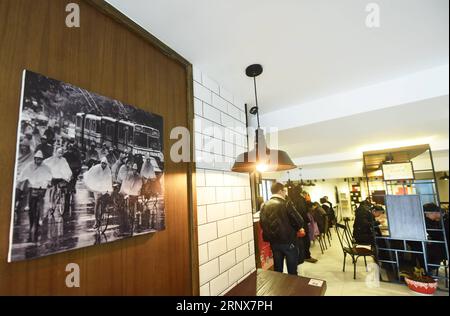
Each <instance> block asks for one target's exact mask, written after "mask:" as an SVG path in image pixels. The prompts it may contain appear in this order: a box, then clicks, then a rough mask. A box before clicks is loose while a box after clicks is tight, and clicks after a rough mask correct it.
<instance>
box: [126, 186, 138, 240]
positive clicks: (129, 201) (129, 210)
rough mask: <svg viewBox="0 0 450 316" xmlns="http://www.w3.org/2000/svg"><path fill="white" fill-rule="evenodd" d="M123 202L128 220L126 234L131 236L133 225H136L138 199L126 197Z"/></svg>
mask: <svg viewBox="0 0 450 316" xmlns="http://www.w3.org/2000/svg"><path fill="white" fill-rule="evenodd" d="M124 200H125V212H126V215H127V220H128V225H127V226H128V234H129V235H130V236H133V234H134V229H135V224H136V213H138V210H137V208H138V203H139V201H138V197H136V196H131V195H126V196H125V197H124ZM139 214H140V213H139Z"/></svg>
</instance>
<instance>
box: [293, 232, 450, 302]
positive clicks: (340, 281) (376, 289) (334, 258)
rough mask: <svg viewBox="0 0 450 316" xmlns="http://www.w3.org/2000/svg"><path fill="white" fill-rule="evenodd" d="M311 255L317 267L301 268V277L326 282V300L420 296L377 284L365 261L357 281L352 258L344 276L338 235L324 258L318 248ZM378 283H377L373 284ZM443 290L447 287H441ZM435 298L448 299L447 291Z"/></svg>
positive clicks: (392, 285) (360, 264)
mask: <svg viewBox="0 0 450 316" xmlns="http://www.w3.org/2000/svg"><path fill="white" fill-rule="evenodd" d="M311 253H312V255H313V257H314V258H316V259H318V260H319V261H318V262H317V263H314V264H313V263H308V262H305V263H304V264H302V265H300V266H299V268H298V271H299V274H300V275H301V276H306V277H310V278H317V279H322V280H325V281H326V282H327V292H326V295H327V296H405V295H407V296H409V295H417V294H415V293H413V292H411V291H410V290H409V289H408V287H407V286H406V284H405V285H403V284H395V283H387V282H378V281H377V280H378V278H376V277H374V276H375V273H373V272H371V271H370V268H369V272H366V270H365V267H364V260H363V258H360V260H358V264H357V268H356V280H354V279H353V265H352V263H351V258H350V257H349V256H347V263H346V269H345V272H342V263H343V254H342V250H341V248H340V244H339V241H338V239H337V237H336V236H335V235H333V239H332V241H331V247H328V249H327V250H325V251H324V254H323V255H322V254H321V252H320V248H319V244H318V243H316V244H315V245H312V247H311ZM371 263H372V264H373V260H372V259H368V265H369V267H370V266H371ZM374 280H375V281H374ZM442 288H444V286H443V285H442ZM435 295H436V296H438V295H439V296H440V295H443V296H448V295H449V294H448V291H439V290H438V292H436V294H435Z"/></svg>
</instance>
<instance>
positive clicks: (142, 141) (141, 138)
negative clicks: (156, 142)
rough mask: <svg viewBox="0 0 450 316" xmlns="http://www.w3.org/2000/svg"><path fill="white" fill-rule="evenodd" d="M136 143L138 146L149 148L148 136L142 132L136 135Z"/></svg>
mask: <svg viewBox="0 0 450 316" xmlns="http://www.w3.org/2000/svg"><path fill="white" fill-rule="evenodd" d="M134 143H135V145H136V146H139V147H144V148H148V142H147V134H145V133H141V132H135V133H134Z"/></svg>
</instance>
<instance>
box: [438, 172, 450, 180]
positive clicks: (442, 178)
mask: <svg viewBox="0 0 450 316" xmlns="http://www.w3.org/2000/svg"><path fill="white" fill-rule="evenodd" d="M439 180H444V181H448V173H447V172H445V173H444V175H443V176H442V177H440V178H439Z"/></svg>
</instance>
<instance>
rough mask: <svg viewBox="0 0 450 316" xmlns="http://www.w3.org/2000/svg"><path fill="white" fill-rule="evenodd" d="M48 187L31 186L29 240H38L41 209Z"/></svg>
mask: <svg viewBox="0 0 450 316" xmlns="http://www.w3.org/2000/svg"><path fill="white" fill-rule="evenodd" d="M45 192H46V189H42V188H31V189H30V191H29V206H28V207H29V209H28V214H29V221H30V229H29V235H28V242H32V241H34V242H36V241H37V240H38V235H39V220H40V217H41V210H42V207H43V204H44V196H45Z"/></svg>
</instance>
